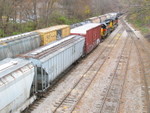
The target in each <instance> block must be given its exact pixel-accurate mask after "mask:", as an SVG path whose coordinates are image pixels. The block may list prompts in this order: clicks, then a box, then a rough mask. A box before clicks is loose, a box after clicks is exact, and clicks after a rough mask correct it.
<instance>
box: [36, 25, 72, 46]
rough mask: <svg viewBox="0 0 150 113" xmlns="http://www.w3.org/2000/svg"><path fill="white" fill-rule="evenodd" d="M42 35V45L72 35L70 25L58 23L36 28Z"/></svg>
mask: <svg viewBox="0 0 150 113" xmlns="http://www.w3.org/2000/svg"><path fill="white" fill-rule="evenodd" d="M35 32H38V33H39V34H40V36H41V46H43V45H46V44H48V43H50V42H53V41H55V40H59V39H61V38H64V37H66V36H69V35H70V26H69V25H57V26H52V27H48V28H44V29H39V30H36V31H35Z"/></svg>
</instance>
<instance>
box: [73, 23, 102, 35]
mask: <svg viewBox="0 0 150 113" xmlns="http://www.w3.org/2000/svg"><path fill="white" fill-rule="evenodd" d="M100 25H101V24H99V23H89V24H85V25H83V26H79V27H76V28H74V29H71V33H79V34H86V32H87V31H88V30H90V29H93V28H95V27H98V26H100Z"/></svg>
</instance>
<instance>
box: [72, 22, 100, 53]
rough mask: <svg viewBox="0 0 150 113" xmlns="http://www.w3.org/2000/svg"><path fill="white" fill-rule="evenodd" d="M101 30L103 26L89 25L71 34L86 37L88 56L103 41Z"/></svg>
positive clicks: (75, 29) (78, 28)
mask: <svg viewBox="0 0 150 113" xmlns="http://www.w3.org/2000/svg"><path fill="white" fill-rule="evenodd" d="M100 30H101V24H97V23H89V24H86V25H83V26H80V27H77V28H74V29H71V34H72V35H81V36H84V37H85V54H88V53H90V52H91V51H92V50H93V49H94V48H95V47H96V46H97V45H98V44H99V42H100V39H101V35H100Z"/></svg>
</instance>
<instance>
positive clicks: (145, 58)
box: [122, 20, 150, 113]
mask: <svg viewBox="0 0 150 113" xmlns="http://www.w3.org/2000/svg"><path fill="white" fill-rule="evenodd" d="M122 23H123V24H124V25H125V27H126V30H127V32H128V34H129V35H130V37H131V38H132V40H133V42H134V45H135V47H136V51H137V54H138V60H139V66H140V75H141V80H142V89H143V102H144V103H145V105H144V106H143V113H150V53H149V50H147V49H146V47H145V45H144V44H143V42H142V41H141V40H140V39H139V38H138V37H137V35H136V34H135V33H134V32H133V31H132V29H131V28H130V27H129V26H128V25H127V23H125V22H124V21H123V20H122Z"/></svg>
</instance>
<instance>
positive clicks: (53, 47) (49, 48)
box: [20, 35, 84, 59]
mask: <svg viewBox="0 0 150 113" xmlns="http://www.w3.org/2000/svg"><path fill="white" fill-rule="evenodd" d="M82 39H84V38H82ZM78 40H81V36H77V35H70V36H68V37H66V38H64V39H62V40H59V41H56V42H53V43H51V44H49V45H45V46H42V47H40V48H38V49H36V50H33V51H31V52H28V53H26V54H23V55H20V56H21V57H23V58H34V59H42V58H43V57H46V56H47V55H50V54H53V53H55V52H56V51H58V50H60V49H63V48H64V47H67V46H68V45H69V44H72V43H74V42H76V41H78Z"/></svg>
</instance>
